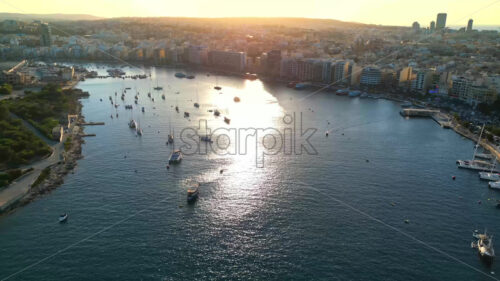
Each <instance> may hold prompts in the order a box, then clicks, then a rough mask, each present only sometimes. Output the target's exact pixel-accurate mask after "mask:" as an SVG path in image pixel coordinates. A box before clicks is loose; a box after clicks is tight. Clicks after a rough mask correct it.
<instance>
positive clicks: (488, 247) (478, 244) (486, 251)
mask: <svg viewBox="0 0 500 281" xmlns="http://www.w3.org/2000/svg"><path fill="white" fill-rule="evenodd" d="M472 236H473V237H474V238H476V239H477V241H474V242H472V243H471V248H473V249H477V252H478V254H479V257H481V259H482V260H483V261H485V262H487V263H491V262H492V261H493V259H494V258H495V249H493V236H489V235H488V234H486V232H485V233H484V234H480V233H478V232H477V231H475V232H474V233H473V234H472Z"/></svg>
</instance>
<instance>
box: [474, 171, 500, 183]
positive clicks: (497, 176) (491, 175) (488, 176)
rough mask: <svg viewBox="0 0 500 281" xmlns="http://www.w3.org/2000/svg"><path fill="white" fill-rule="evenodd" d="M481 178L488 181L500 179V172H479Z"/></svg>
mask: <svg viewBox="0 0 500 281" xmlns="http://www.w3.org/2000/svg"><path fill="white" fill-rule="evenodd" d="M479 178H480V179H482V180H488V181H500V174H499V173H488V172H479Z"/></svg>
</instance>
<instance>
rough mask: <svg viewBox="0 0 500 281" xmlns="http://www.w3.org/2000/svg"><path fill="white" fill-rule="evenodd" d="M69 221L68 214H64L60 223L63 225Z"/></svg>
mask: <svg viewBox="0 0 500 281" xmlns="http://www.w3.org/2000/svg"><path fill="white" fill-rule="evenodd" d="M67 220H68V214H67V213H64V214H62V215H60V216H59V222H60V223H63V222H66V221H67Z"/></svg>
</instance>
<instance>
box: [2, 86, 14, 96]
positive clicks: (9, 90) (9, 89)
mask: <svg viewBox="0 0 500 281" xmlns="http://www.w3.org/2000/svg"><path fill="white" fill-rule="evenodd" d="M11 93H12V85H10V84H7V83H6V84H3V85H2V87H0V95H10V94H11Z"/></svg>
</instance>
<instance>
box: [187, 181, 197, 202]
mask: <svg viewBox="0 0 500 281" xmlns="http://www.w3.org/2000/svg"><path fill="white" fill-rule="evenodd" d="M198 188H199V184H196V185H194V186H192V187H191V188H190V189H188V191H187V202H188V203H194V202H195V201H196V199H198V194H199V193H200V192H199V190H198Z"/></svg>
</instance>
